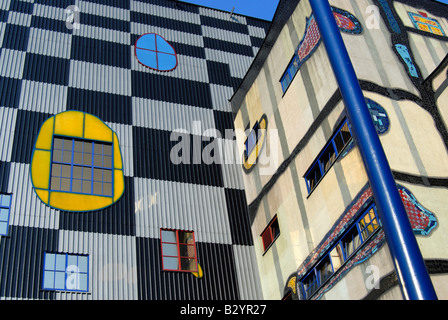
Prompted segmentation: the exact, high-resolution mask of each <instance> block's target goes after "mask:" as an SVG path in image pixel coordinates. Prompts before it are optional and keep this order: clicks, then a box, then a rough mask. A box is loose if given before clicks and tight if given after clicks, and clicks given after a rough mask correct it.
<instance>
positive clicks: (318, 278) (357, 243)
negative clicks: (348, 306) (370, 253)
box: [300, 203, 380, 299]
mask: <svg viewBox="0 0 448 320" xmlns="http://www.w3.org/2000/svg"><path fill="white" fill-rule="evenodd" d="M379 226H380V224H379V219H378V215H377V212H376V206H375V204H374V203H372V204H371V205H370V206H369V207H368V208H367V209H366V210H365V211H364V212H363V213H362V215H361V217H360V218H359V219H357V220H356V221H355V223H354V224H353V225H352V226H351V227H350V228H349V229H348V230H347V231H346V232H345V233H344V234H343V235H342V236H341V237H340V238H339V240H338V241H336V243H335V244H334V245H333V246H332V247H331V248H330V250H329V252H328V253H326V254H325V255H323V257H322V258H321V259H320V260H319V261H318V262H317V263H316V264H315V265H316V266H315V267H313V268H312V269H311V270H310V271H309V272H308V273H307V274H306V275H305V277H303V278H302V280H301V281H300V290H301V292H302V295H303V297H304V298H305V299H309V298H311V297H312V295H313V294H314V293H315V292H317V290H318V289H319V288H320V287H321V286H322V285H323V284H324V283H325V282H326V281H327V280H328V279H330V278H331V277H332V276H333V275H334V273H335V272H336V271H338V270H339V269H340V268H341V267H342V265H343V264H344V263H346V262H347V261H348V260H350V259H351V257H352V256H353V255H354V254H355V253H356V252H357V251H358V250H359V249H360V248H361V246H362V245H363V244H365V243H366V242H367V241H368V240H369V238H370V237H371V236H372V235H373V234H374V233H375V231H377V230H378V229H379Z"/></svg>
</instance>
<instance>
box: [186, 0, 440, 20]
mask: <svg viewBox="0 0 448 320" xmlns="http://www.w3.org/2000/svg"><path fill="white" fill-rule="evenodd" d="M181 1H183V2H189V3H195V4H199V5H201V6H204V7H210V8H216V9H220V10H224V11H229V12H230V11H231V10H232V8H233V7H235V11H234V12H235V13H239V14H242V15H246V16H250V17H256V18H260V19H263V20H269V21H271V20H272V17H273V16H274V13H275V10H276V9H277V6H278V2H279V0H181ZM436 1H439V2H442V3H446V4H448V0H436Z"/></svg>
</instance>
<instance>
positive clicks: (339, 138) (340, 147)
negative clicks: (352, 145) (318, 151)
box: [333, 132, 345, 153]
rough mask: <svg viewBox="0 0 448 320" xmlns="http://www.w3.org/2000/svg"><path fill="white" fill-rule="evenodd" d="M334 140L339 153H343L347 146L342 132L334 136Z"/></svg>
mask: <svg viewBox="0 0 448 320" xmlns="http://www.w3.org/2000/svg"><path fill="white" fill-rule="evenodd" d="M333 141H334V144H335V146H336V150H337V151H338V153H341V151H342V150H343V149H344V147H345V143H344V140H343V139H342V135H341V133H340V132H339V133H338V134H337V135H336V136H335V137H334V139H333Z"/></svg>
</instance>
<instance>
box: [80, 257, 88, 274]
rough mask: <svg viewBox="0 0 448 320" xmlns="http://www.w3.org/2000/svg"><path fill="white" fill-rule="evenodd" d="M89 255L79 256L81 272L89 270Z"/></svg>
mask: <svg viewBox="0 0 448 320" xmlns="http://www.w3.org/2000/svg"><path fill="white" fill-rule="evenodd" d="M88 261H89V259H88V257H87V256H79V257H78V268H79V272H88V271H89V270H88Z"/></svg>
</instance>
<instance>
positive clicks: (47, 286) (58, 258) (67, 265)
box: [42, 252, 89, 292]
mask: <svg viewBox="0 0 448 320" xmlns="http://www.w3.org/2000/svg"><path fill="white" fill-rule="evenodd" d="M42 288H43V289H44V290H60V291H80V292H87V291H88V290H89V257H88V256H86V255H76V254H67V253H48V252H45V255H44V275H43V286H42Z"/></svg>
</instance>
